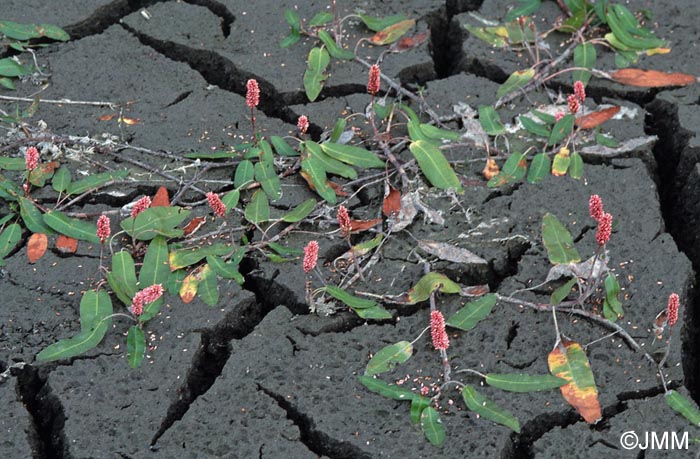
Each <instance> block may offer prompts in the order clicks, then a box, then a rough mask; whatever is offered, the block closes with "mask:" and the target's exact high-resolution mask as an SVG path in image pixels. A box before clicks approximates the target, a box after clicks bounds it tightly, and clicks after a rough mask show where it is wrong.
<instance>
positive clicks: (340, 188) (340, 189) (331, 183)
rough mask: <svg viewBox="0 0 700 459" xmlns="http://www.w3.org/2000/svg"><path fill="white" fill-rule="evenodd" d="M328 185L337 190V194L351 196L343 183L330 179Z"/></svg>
mask: <svg viewBox="0 0 700 459" xmlns="http://www.w3.org/2000/svg"><path fill="white" fill-rule="evenodd" d="M328 185H330V187H331V188H333V191H335V195H336V196H341V197H343V198H344V197H346V196H349V195H348V193H347V192H346V191H344V190H343V185H339V184H337V183H335V182H331V181H330V180H329V181H328Z"/></svg>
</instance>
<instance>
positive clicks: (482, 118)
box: [479, 105, 506, 135]
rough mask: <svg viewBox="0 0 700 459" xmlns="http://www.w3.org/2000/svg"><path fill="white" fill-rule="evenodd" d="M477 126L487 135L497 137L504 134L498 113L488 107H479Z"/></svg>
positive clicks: (504, 130)
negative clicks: (479, 125)
mask: <svg viewBox="0 0 700 459" xmlns="http://www.w3.org/2000/svg"><path fill="white" fill-rule="evenodd" d="M479 124H481V127H482V129H483V130H484V132H485V133H487V134H488V135H499V134H505V132H506V128H505V127H504V126H503V123H501V118H500V117H499V116H498V112H497V111H496V109H495V108H493V107H492V106H490V105H479Z"/></svg>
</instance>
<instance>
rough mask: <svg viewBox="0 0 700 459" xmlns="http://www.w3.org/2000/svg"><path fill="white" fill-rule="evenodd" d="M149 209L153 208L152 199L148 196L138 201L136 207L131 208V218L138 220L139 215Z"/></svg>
mask: <svg viewBox="0 0 700 459" xmlns="http://www.w3.org/2000/svg"><path fill="white" fill-rule="evenodd" d="M149 207H151V198H149V197H148V196H144V197H143V198H141V199H139V200H138V201H136V204H134V207H132V208H131V216H132V217H133V218H136V216H137V215H138V214H140V213H141V212H143V211H144V210H146V209H148V208H149Z"/></svg>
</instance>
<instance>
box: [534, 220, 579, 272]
mask: <svg viewBox="0 0 700 459" xmlns="http://www.w3.org/2000/svg"><path fill="white" fill-rule="evenodd" d="M542 240H543V242H544V246H545V247H546V248H547V255H548V256H549V261H551V262H552V264H555V265H558V264H562V263H578V262H579V261H581V255H579V253H578V250H576V246H574V238H573V237H571V233H569V230H567V229H566V227H565V226H564V225H562V223H561V222H560V221H559V219H558V218H557V217H555V216H554V215H553V214H550V213H547V214H545V216H544V217H542Z"/></svg>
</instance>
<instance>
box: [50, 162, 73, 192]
mask: <svg viewBox="0 0 700 459" xmlns="http://www.w3.org/2000/svg"><path fill="white" fill-rule="evenodd" d="M70 182H71V176H70V169H68V168H67V167H66V166H61V167H59V168H58V170H57V171H56V173H55V174H53V179H52V180H51V187H52V188H53V189H54V190H56V191H57V192H59V193H63V192H64V191H66V190H67V189H68V187H69V186H70Z"/></svg>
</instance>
